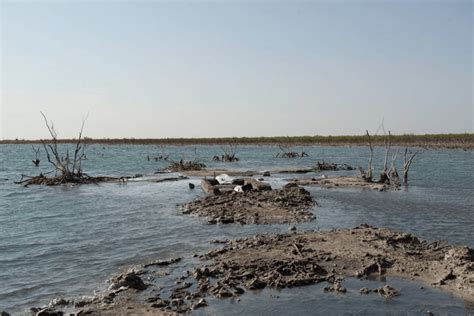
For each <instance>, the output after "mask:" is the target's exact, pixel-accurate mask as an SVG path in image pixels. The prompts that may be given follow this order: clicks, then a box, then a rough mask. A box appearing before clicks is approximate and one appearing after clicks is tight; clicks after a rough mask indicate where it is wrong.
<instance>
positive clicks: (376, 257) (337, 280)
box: [194, 225, 474, 303]
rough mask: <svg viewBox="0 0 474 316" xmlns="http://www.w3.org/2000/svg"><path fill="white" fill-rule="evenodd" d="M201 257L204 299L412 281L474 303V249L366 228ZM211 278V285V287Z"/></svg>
mask: <svg viewBox="0 0 474 316" xmlns="http://www.w3.org/2000/svg"><path fill="white" fill-rule="evenodd" d="M201 258H202V259H203V260H208V263H207V264H206V265H204V266H203V267H201V268H198V269H196V271H195V273H194V276H195V278H196V279H197V280H198V282H199V283H202V284H208V285H207V286H206V287H204V288H206V291H205V292H208V293H210V294H212V295H215V296H218V297H225V296H233V295H238V294H239V293H240V292H241V289H242V288H245V289H247V290H252V289H261V288H265V287H276V288H281V287H293V286H302V285H308V284H314V283H318V282H329V283H330V284H331V285H330V286H329V287H327V288H326V290H327V291H336V292H345V291H344V287H343V279H344V277H348V276H355V277H358V278H367V277H369V276H372V275H376V276H398V277H404V278H410V279H412V280H415V281H419V282H422V283H424V284H427V285H429V286H434V287H438V288H441V289H443V290H446V291H449V292H452V293H455V294H456V295H458V296H460V297H462V298H463V299H465V300H466V301H468V302H471V303H472V302H473V301H474V299H473V298H474V250H472V249H470V248H468V247H455V246H451V245H448V244H443V243H441V242H433V243H428V242H426V241H424V240H421V239H419V238H417V237H415V236H413V235H411V234H407V233H396V232H393V231H390V230H388V229H383V228H375V227H371V226H368V225H361V226H359V227H356V228H354V229H344V230H332V231H326V232H304V233H290V234H283V235H258V236H255V237H250V238H244V239H238V240H230V241H225V244H224V247H223V248H221V249H216V250H212V251H210V252H209V253H207V254H205V255H202V256H201ZM209 278H213V279H216V280H217V281H216V283H213V284H212V285H211V284H210V283H209V282H210V281H209ZM361 292H362V293H369V292H370V291H369V290H368V289H361ZM374 292H377V293H379V294H380V295H382V296H384V297H385V296H396V295H399V294H400V293H398V292H397V291H394V290H390V289H388V288H387V289H377V291H374Z"/></svg>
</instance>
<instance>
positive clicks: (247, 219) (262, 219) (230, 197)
mask: <svg viewBox="0 0 474 316" xmlns="http://www.w3.org/2000/svg"><path fill="white" fill-rule="evenodd" d="M253 182H258V181H256V180H253ZM247 185H249V184H248V183H247V184H244V185H243V186H241V187H245V186H247ZM253 186H254V187H255V188H257V189H252V185H250V189H249V191H246V192H236V191H234V190H230V191H221V190H219V191H218V192H219V194H217V195H216V194H212V195H208V196H204V197H201V198H198V199H196V200H194V201H192V202H190V203H187V204H184V205H182V206H181V209H182V211H183V213H184V214H193V215H197V216H203V217H207V218H208V219H209V220H208V223H209V224H217V223H221V224H228V223H239V224H276V223H280V224H281V223H292V222H302V221H309V220H312V219H313V218H314V215H313V214H312V213H311V212H310V211H308V209H310V208H311V207H312V206H313V205H314V201H313V198H312V197H311V195H310V193H309V192H308V191H306V190H305V189H303V188H301V187H298V186H296V185H291V184H290V185H286V186H284V187H283V188H282V189H279V190H276V189H271V187H270V186H264V189H259V188H258V187H257V186H256V184H255V183H254V184H253Z"/></svg>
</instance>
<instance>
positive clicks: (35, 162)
mask: <svg viewBox="0 0 474 316" xmlns="http://www.w3.org/2000/svg"><path fill="white" fill-rule="evenodd" d="M31 148H33V151H34V152H35V159H34V160H31V161H32V162H33V164H34V165H35V166H36V167H39V164H40V162H41V160H40V159H39V151H40V147H38V148H35V146H33V145H31Z"/></svg>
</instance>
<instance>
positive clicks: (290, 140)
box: [0, 133, 474, 149]
mask: <svg viewBox="0 0 474 316" xmlns="http://www.w3.org/2000/svg"><path fill="white" fill-rule="evenodd" d="M391 137H392V140H391V142H392V146H399V147H420V148H433V149H437V148H445V149H474V133H465V134H426V135H392V136H391ZM84 140H85V142H86V143H88V144H96V145H157V146H199V145H204V146H223V145H229V144H232V145H239V146H245V145H255V146H277V145H287V146H288V145H289V146H303V147H304V146H327V147H348V146H349V147H350V146H366V145H367V138H366V136H291V137H222V138H155V139H153V138H123V139H109V138H102V139H98V138H85V139H84ZM75 142H76V140H75V139H58V143H60V144H69V143H75ZM372 143H373V145H374V146H377V147H380V146H384V136H381V135H376V136H372ZM3 144H41V140H39V139H37V140H23V139H8V140H7V139H4V140H0V145H3Z"/></svg>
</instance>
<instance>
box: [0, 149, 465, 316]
mask: <svg viewBox="0 0 474 316" xmlns="http://www.w3.org/2000/svg"><path fill="white" fill-rule="evenodd" d="M298 150H301V149H298ZM304 151H306V152H307V153H309V154H310V155H311V157H310V158H301V159H278V158H274V156H275V154H276V153H277V152H278V148H275V147H272V146H240V147H238V156H239V157H240V158H241V161H240V162H238V163H234V164H219V163H213V162H212V161H211V159H210V158H211V157H212V156H213V155H215V154H221V153H222V151H221V147H219V146H197V147H164V148H161V147H157V146H99V145H93V146H90V147H89V150H88V154H87V156H88V160H87V161H86V164H85V166H84V168H85V171H86V172H88V173H89V174H91V175H120V176H121V175H135V174H138V173H139V174H143V175H149V176H152V177H156V176H160V175H154V172H155V171H156V170H157V169H159V168H163V167H165V166H166V162H155V161H147V159H146V157H147V155H150V156H154V155H157V154H158V153H161V152H166V153H169V154H171V156H172V157H174V158H175V159H179V158H180V157H184V158H186V159H193V158H194V157H198V158H199V159H201V160H202V161H203V162H204V163H206V164H207V165H208V166H209V167H229V168H236V169H243V170H247V169H250V170H271V169H276V168H284V167H307V166H311V165H312V164H314V162H315V160H317V159H324V160H326V161H330V162H337V163H348V164H351V165H353V166H358V165H361V166H366V163H367V162H366V160H367V159H366V158H367V149H366V148H363V147H305V148H304ZM33 157H34V153H33V151H32V149H31V146H29V145H0V310H2V309H3V310H7V311H9V312H10V313H14V314H20V315H21V314H24V313H25V312H26V311H27V310H28V308H29V307H31V306H39V305H43V304H46V303H48V301H49V300H50V299H51V298H54V297H57V296H66V297H70V296H73V295H83V294H90V293H92V292H93V291H94V290H100V289H103V288H104V287H105V286H106V283H105V281H106V279H107V278H109V277H110V275H111V274H113V273H115V272H117V271H118V270H120V269H122V268H124V267H126V266H128V265H132V264H137V263H140V262H142V261H144V260H149V259H155V258H166V257H171V256H186V257H189V255H190V254H193V253H196V252H200V251H205V250H206V249H208V248H209V247H210V245H209V243H208V241H209V240H211V239H214V238H234V237H240V236H248V235H251V234H255V233H260V232H274V233H278V232H286V231H287V228H288V226H287V225H263V226H255V225H248V226H239V225H226V226H221V225H211V226H209V225H205V220H203V219H200V218H196V217H191V216H185V215H182V214H180V212H179V210H178V208H177V204H179V203H184V202H187V201H189V200H191V199H193V198H195V197H196V196H199V195H202V194H203V193H202V191H201V190H200V189H199V186H197V189H196V190H194V191H190V190H189V189H188V182H193V183H195V184H197V185H198V184H199V179H197V178H196V179H190V180H189V181H179V182H169V183H153V182H146V181H137V182H129V183H128V184H125V185H123V184H100V185H83V186H73V187H70V186H60V187H41V186H31V187H29V188H24V187H22V186H19V185H16V184H14V181H17V180H18V179H19V175H20V174H30V175H32V174H33V175H34V174H38V173H39V170H38V168H36V167H34V166H33V164H32V163H31V159H32V158H33ZM376 157H378V159H377V160H379V161H378V162H382V157H383V152H382V150H381V149H379V150H378V151H377V152H376ZM472 158H473V151H462V150H427V151H421V152H420V153H419V156H417V157H416V160H415V162H414V164H413V167H412V170H411V174H410V187H409V188H408V189H403V190H400V191H396V192H373V191H367V190H359V189H339V190H330V189H320V188H308V189H309V191H310V192H311V193H312V195H313V196H314V197H315V198H316V200H317V202H318V206H317V207H315V208H314V210H313V211H314V213H315V215H316V217H317V218H316V220H315V221H313V222H311V223H305V224H300V225H298V228H299V229H330V228H340V227H353V226H356V225H358V224H360V223H369V224H372V225H375V226H384V227H389V228H392V229H396V230H403V231H408V232H411V233H415V234H417V235H419V236H421V237H423V238H425V239H429V240H436V239H442V240H447V241H449V242H451V243H454V244H460V245H468V246H470V247H474V233H473V229H472V227H474V216H473V215H474V211H473V209H474V207H473V206H474V198H473V183H474V172H473V171H474V167H473V163H472V162H473V160H472ZM40 159H42V160H43V161H42V163H41V168H40V170H42V171H48V170H49V169H48V166H47V164H46V157H44V155H43V157H40ZM377 167H380V166H377ZM400 169H401V166H400V167H399V170H400ZM346 173H347V174H351V172H340V173H339V174H346ZM325 174H331V173H325ZM300 176H301V177H315V176H319V175H316V174H307V175H300ZM289 177H292V175H273V176H272V177H271V178H269V179H271V184H272V185H273V186H274V187H278V186H281V185H282V184H284V183H285V182H284V180H285V179H287V178H289ZM187 264H188V263H187V262H186V260H184V262H183V263H182V266H178V268H183V269H185V268H186V267H187V266H186V265H187ZM361 282H362V281H359V280H351V279H348V280H347V281H346V284H345V285H346V286H347V287H348V289H349V293H348V294H347V295H345V296H344V297H340V296H338V295H334V294H326V293H323V292H322V290H321V288H320V286H319V285H316V286H311V287H304V288H300V289H291V290H283V291H279V292H278V293H276V291H274V290H265V291H262V292H258V293H254V294H245V295H244V296H242V297H241V301H240V302H238V301H233V300H218V301H217V302H213V304H211V306H210V307H209V308H206V309H202V310H200V311H199V312H198V313H199V314H223V313H225V314H235V315H237V314H255V315H264V314H275V312H277V311H282V312H284V313H285V314H295V315H297V314H304V313H314V312H315V311H320V312H321V313H326V314H331V313H336V314H341V313H345V312H346V313H347V311H349V313H350V314H380V313H392V314H399V313H402V314H407V312H410V313H413V314H417V313H422V312H423V313H424V312H426V311H427V310H430V311H432V312H435V313H436V312H438V313H441V314H469V313H473V309H472V308H473V307H472V306H471V307H469V306H466V305H465V303H464V302H463V301H462V300H459V299H457V298H455V297H453V296H452V295H450V294H447V293H444V292H441V291H438V290H435V289H424V290H421V289H420V285H419V284H415V283H411V282H408V281H406V280H400V279H392V280H389V284H391V285H395V286H396V287H398V288H401V289H402V296H400V297H397V298H396V299H395V300H392V301H391V302H390V303H388V302H385V301H384V300H382V299H380V297H378V296H369V297H361V296H360V295H359V294H358V292H357V291H358V289H359V288H360V287H362V286H367V285H365V284H364V285H361ZM363 282H372V284H373V285H372V287H375V286H378V285H380V284H381V281H363ZM369 287H370V286H369ZM211 300H212V299H211Z"/></svg>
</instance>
